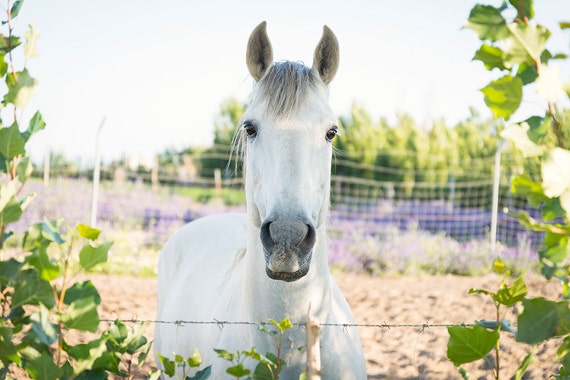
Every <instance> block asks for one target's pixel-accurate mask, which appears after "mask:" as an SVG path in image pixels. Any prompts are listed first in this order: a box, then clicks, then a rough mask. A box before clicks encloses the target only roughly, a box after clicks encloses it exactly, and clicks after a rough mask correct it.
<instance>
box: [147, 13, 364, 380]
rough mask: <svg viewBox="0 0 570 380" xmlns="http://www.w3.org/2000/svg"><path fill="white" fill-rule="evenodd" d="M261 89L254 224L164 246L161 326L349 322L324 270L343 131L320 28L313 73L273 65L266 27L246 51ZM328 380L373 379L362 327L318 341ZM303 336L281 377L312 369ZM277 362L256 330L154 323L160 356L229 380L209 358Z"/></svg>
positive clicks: (249, 117) (204, 231)
mask: <svg viewBox="0 0 570 380" xmlns="http://www.w3.org/2000/svg"><path fill="white" fill-rule="evenodd" d="M247 63H248V67H249V70H250V73H251V74H252V76H253V78H254V79H255V80H256V82H257V83H256V86H255V87H254V91H253V93H252V98H251V101H250V105H249V107H248V109H247V111H246V113H245V115H244V121H243V134H244V136H245V137H244V140H245V142H244V143H245V145H246V147H245V156H244V160H245V182H246V184H245V189H246V190H245V191H246V200H247V214H246V215H237V214H222V215H217V216H211V217H206V218H203V219H200V220H197V221H194V222H192V223H190V224H188V225H186V226H185V227H183V228H182V229H181V230H180V231H178V232H177V233H176V234H175V235H174V236H173V237H172V238H171V239H169V241H168V242H167V244H166V245H165V246H164V248H163V251H162V253H161V256H160V261H159V272H158V313H157V318H158V319H159V320H162V321H178V320H186V321H216V320H217V321H255V322H262V321H263V322H265V321H267V320H268V319H269V318H272V319H275V320H278V321H279V320H282V319H283V318H285V317H288V318H289V319H290V320H291V321H293V322H300V321H304V320H306V317H307V314H308V312H309V311H310V312H311V314H312V315H314V316H315V317H316V318H317V319H318V320H319V321H320V322H323V323H335V324H353V323H354V319H353V316H352V313H351V311H350V308H349V307H348V304H347V303H346V300H345V298H344V296H343V295H342V293H341V292H340V290H339V289H338V287H337V285H336V284H335V282H334V280H333V278H332V276H331V275H330V272H329V268H328V257H327V252H326V239H327V238H326V231H325V230H326V223H325V222H326V217H327V212H328V207H329V191H330V166H331V155H332V147H331V140H332V138H334V135H335V134H336V131H337V127H336V125H335V123H336V120H335V118H334V114H333V113H332V111H331V110H330V107H329V106H328V86H327V85H328V83H329V82H330V81H331V80H332V77H334V73H335V72H336V66H337V65H338V45H337V42H336V38H335V37H334V35H333V34H332V32H330V30H328V28H326V27H325V29H324V33H323V38H322V39H321V41H320V42H319V45H318V46H317V50H316V51H315V62H314V65H313V68H307V67H305V66H304V65H301V64H299V63H292V62H282V63H277V64H272V51H271V44H270V43H269V39H268V38H267V35H266V32H265V23H262V24H261V25H260V26H258V27H257V28H256V29H255V30H254V32H253V33H252V36H251V37H250V41H249V43H248V53H247ZM320 339H321V362H322V375H323V378H324V379H363V378H366V370H365V364H364V358H363V353H362V347H361V344H360V339H359V337H358V332H357V330H356V328H355V327H347V328H339V327H327V328H323V329H321V331H320ZM304 346H305V334H304V330H303V329H301V328H293V329H290V330H288V331H287V333H286V336H285V339H284V343H283V349H284V352H283V353H282V357H283V358H285V360H286V361H287V363H288V364H287V366H286V367H285V368H284V369H283V372H282V373H281V377H280V378H281V379H298V377H299V374H300V373H302V372H303V371H304V370H305V354H304V352H299V350H296V349H295V348H299V347H304ZM252 347H255V349H256V351H257V352H260V353H262V354H265V353H266V352H275V351H276V343H275V341H274V340H273V339H272V337H270V336H268V335H266V334H263V333H261V332H259V331H258V328H257V326H255V325H231V326H220V325H215V324H214V325H180V326H179V325H176V324H166V323H165V324H159V325H157V326H156V332H155V352H158V353H160V354H162V355H165V356H172V354H173V353H176V354H178V355H182V356H184V357H188V356H191V355H192V353H193V351H194V349H195V348H198V349H199V351H200V354H201V356H202V359H203V362H204V363H205V364H206V365H208V364H213V365H212V375H213V378H215V379H218V378H224V377H227V376H228V375H226V374H225V368H226V367H227V365H226V364H227V363H223V362H222V361H221V359H217V355H216V354H215V352H214V351H213V349H214V348H219V349H225V350H228V351H236V350H247V349H250V348H252Z"/></svg>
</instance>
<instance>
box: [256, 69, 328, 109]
mask: <svg viewBox="0 0 570 380" xmlns="http://www.w3.org/2000/svg"><path fill="white" fill-rule="evenodd" d="M319 84H321V85H322V81H321V80H320V78H319V75H318V73H317V72H316V71H315V70H312V69H311V68H310V67H307V66H305V65H304V64H302V63H300V62H291V61H282V62H276V63H274V64H273V65H272V66H271V67H270V68H269V69H268V70H267V72H266V73H265V75H264V76H263V77H262V78H261V79H260V80H259V83H258V86H256V90H255V91H254V92H253V93H252V96H251V100H250V101H251V103H254V102H258V101H265V102H267V107H266V109H265V113H266V115H273V116H275V117H278V118H282V117H287V116H294V115H296V114H297V113H298V112H299V111H301V109H302V104H303V103H304V102H305V100H306V99H307V96H308V95H309V94H310V90H316V89H317V86H318V85H319Z"/></svg>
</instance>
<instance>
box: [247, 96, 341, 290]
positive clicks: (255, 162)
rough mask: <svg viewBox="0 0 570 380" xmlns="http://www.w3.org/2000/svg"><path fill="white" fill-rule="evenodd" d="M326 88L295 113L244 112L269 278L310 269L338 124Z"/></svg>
mask: <svg viewBox="0 0 570 380" xmlns="http://www.w3.org/2000/svg"><path fill="white" fill-rule="evenodd" d="M326 95H327V94H326V88H324V86H323V88H321V89H319V90H318V91H316V92H315V93H312V94H310V95H309V96H308V97H307V99H306V102H304V104H303V109H302V110H300V112H298V115H296V116H295V117H288V118H276V117H271V116H270V115H267V112H266V111H265V109H266V105H265V104H263V103H262V104H251V105H250V107H249V108H248V111H247V112H246V114H245V116H244V121H243V126H242V128H243V133H244V135H245V136H246V137H245V138H246V141H247V148H246V149H247V155H246V157H247V158H246V181H247V185H246V187H247V191H248V210H249V213H250V217H251V218H252V219H253V220H254V222H255V224H257V225H259V226H260V228H261V233H260V238H261V242H262V244H263V247H264V250H265V259H266V272H267V274H268V276H269V277H271V278H274V279H280V280H287V281H293V280H296V279H298V278H301V277H303V276H304V275H305V274H306V273H307V272H308V270H309V265H310V262H311V253H312V249H313V246H314V244H315V238H316V228H318V227H319V226H320V224H321V223H322V222H323V220H324V219H325V216H326V212H327V210H328V206H329V191H330V169H331V155H332V139H333V138H334V137H335V135H336V133H337V131H338V127H337V124H336V119H335V117H334V114H333V113H332V111H331V109H330V107H329V105H328V102H327V99H326V98H327V96H326Z"/></svg>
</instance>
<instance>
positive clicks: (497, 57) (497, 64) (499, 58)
mask: <svg viewBox="0 0 570 380" xmlns="http://www.w3.org/2000/svg"><path fill="white" fill-rule="evenodd" d="M473 60H474V61H481V62H483V64H484V65H485V68H486V69H487V70H493V69H495V68H497V69H499V70H505V69H506V68H505V65H504V64H503V51H502V50H501V49H500V48H498V47H495V46H491V45H487V44H483V45H481V47H480V48H479V50H477V51H476V52H475V56H474V57H473Z"/></svg>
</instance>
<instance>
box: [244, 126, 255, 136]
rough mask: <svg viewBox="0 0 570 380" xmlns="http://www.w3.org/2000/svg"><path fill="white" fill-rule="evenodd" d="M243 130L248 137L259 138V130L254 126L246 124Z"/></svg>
mask: <svg viewBox="0 0 570 380" xmlns="http://www.w3.org/2000/svg"><path fill="white" fill-rule="evenodd" d="M243 130H244V131H245V135H246V136H247V137H255V136H257V128H255V126H254V125H253V124H250V123H247V124H244V126H243Z"/></svg>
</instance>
